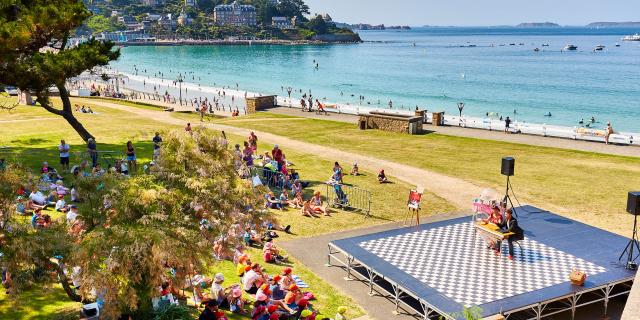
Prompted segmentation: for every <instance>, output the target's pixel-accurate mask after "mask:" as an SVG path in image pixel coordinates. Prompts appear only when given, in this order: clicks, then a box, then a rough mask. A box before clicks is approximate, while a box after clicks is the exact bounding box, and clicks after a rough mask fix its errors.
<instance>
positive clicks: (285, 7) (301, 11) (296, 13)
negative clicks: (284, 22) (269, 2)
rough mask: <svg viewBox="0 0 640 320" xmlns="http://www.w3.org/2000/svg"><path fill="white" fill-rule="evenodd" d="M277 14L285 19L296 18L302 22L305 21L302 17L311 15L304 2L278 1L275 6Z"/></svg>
mask: <svg viewBox="0 0 640 320" xmlns="http://www.w3.org/2000/svg"><path fill="white" fill-rule="evenodd" d="M276 9H278V12H279V13H280V14H281V15H283V16H285V17H290V18H292V17H298V18H299V19H302V20H303V21H304V20H306V19H305V17H304V15H305V14H309V13H311V12H310V11H309V6H308V5H307V4H306V3H304V0H280V1H278V5H277V6H276Z"/></svg>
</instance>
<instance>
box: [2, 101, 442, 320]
mask: <svg viewBox="0 0 640 320" xmlns="http://www.w3.org/2000/svg"><path fill="white" fill-rule="evenodd" d="M85 105H87V106H89V105H90V106H91V108H92V109H93V110H94V111H95V112H96V114H77V117H78V118H79V119H80V121H81V122H82V123H83V124H84V125H85V127H86V128H87V129H88V130H89V131H90V132H91V133H92V134H93V135H95V136H96V140H97V142H98V150H104V151H106V150H111V151H117V152H120V151H122V150H124V146H125V143H126V141H127V140H132V141H133V143H134V145H135V146H136V150H137V156H138V162H139V166H141V165H142V164H144V163H146V162H148V161H150V160H151V155H152V143H151V138H152V136H153V133H154V132H155V131H162V130H165V129H171V128H178V126H171V125H167V124H165V123H159V122H156V121H153V120H149V119H146V118H142V117H140V116H137V115H135V114H132V113H129V112H126V111H120V110H115V109H111V108H106V107H100V106H96V105H91V104H87V103H85ZM132 106H135V107H140V106H139V105H132ZM184 116H190V115H184ZM193 116H196V117H197V115H193ZM43 119H44V120H43ZM197 119H198V120H199V118H197ZM7 120H8V121H13V122H1V123H2V130H3V133H4V134H3V135H1V136H0V146H9V147H11V153H5V154H4V155H1V154H0V157H6V158H7V160H8V161H15V162H18V163H21V164H24V165H26V166H28V167H30V168H32V169H33V170H34V171H35V170H37V169H38V168H39V166H40V165H41V163H42V161H48V162H49V163H50V164H52V165H54V167H55V166H57V162H58V154H57V145H58V143H59V140H60V139H65V140H66V141H67V142H68V143H70V144H71V148H72V152H74V151H76V152H77V151H84V150H85V145H84V143H83V142H82V140H81V139H80V138H79V137H78V136H77V134H76V133H75V131H74V130H73V129H72V128H71V127H70V126H69V125H68V124H67V123H66V121H65V120H63V119H62V118H59V117H56V116H54V115H52V114H49V113H47V112H46V111H44V110H43V109H41V108H38V107H28V106H20V107H18V108H17V109H15V110H14V111H13V112H12V113H8V112H0V121H7ZM14 120H20V121H14ZM23 120H26V121H23ZM194 123H195V121H194ZM228 137H229V139H230V142H231V144H234V143H241V142H242V140H243V138H242V137H239V136H235V135H228ZM259 148H260V150H266V149H267V148H269V150H270V148H271V146H268V145H265V144H260V146H259ZM284 151H285V153H286V155H287V159H289V160H290V161H292V162H293V163H295V168H296V169H297V170H298V171H299V172H300V174H301V177H302V178H303V180H307V181H310V182H311V184H312V186H311V187H310V188H308V190H307V191H306V192H307V193H306V195H307V196H308V195H309V194H310V193H312V190H320V191H323V193H324V190H325V186H324V185H323V184H322V182H323V181H326V180H328V178H329V177H330V175H331V168H332V166H333V163H332V162H330V161H327V160H320V159H318V158H315V157H314V156H312V155H309V154H305V153H301V152H296V151H292V150H286V149H285V150H284ZM0 152H1V151H0ZM80 160H81V159H80V157H79V156H75V157H72V158H71V162H72V165H73V164H74V163H78V162H79V161H80ZM343 166H344V167H345V170H346V171H348V170H349V169H350V166H349V164H346V163H344V164H343ZM363 173H364V175H362V176H358V177H354V176H347V177H345V182H346V183H348V184H352V185H356V186H358V187H361V188H365V189H368V190H371V191H372V193H373V203H372V208H373V210H372V212H371V214H372V217H369V218H365V216H364V215H362V214H359V213H355V212H345V211H342V210H333V212H332V215H333V217H323V218H319V219H314V218H302V217H301V215H300V211H299V210H293V209H289V210H286V211H283V212H281V211H277V212H275V216H276V217H277V218H278V219H279V221H280V222H281V224H290V225H291V226H292V228H291V230H292V234H282V237H281V238H279V240H278V241H284V240H287V239H292V238H299V237H308V236H313V235H318V234H323V233H328V232H335V231H338V230H345V229H351V228H357V227H363V226H367V225H373V224H380V223H385V222H388V221H397V220H400V219H402V217H403V214H404V211H403V210H400V211H398V210H397V208H398V206H400V205H402V204H404V201H405V200H406V193H407V190H408V189H409V188H410V186H408V185H405V184H403V183H393V184H384V185H381V184H379V183H377V181H376V179H375V174H373V173H370V172H363ZM425 201H426V203H427V204H428V205H426V206H425V208H428V209H426V210H425V213H426V214H435V213H438V212H446V211H450V210H452V209H453V207H452V206H450V205H449V204H448V203H446V201H444V200H443V199H441V198H438V197H436V196H434V195H433V194H426V195H425ZM55 218H56V216H54V219H55ZM250 252H251V253H252V254H253V255H255V261H261V259H260V256H259V255H258V253H259V252H257V251H255V250H253V251H250ZM319 254H324V253H319ZM292 265H293V267H294V269H295V270H296V274H298V275H299V276H301V277H302V278H303V279H304V280H305V281H306V282H307V283H308V284H309V285H310V286H311V288H310V291H312V292H313V293H314V294H315V295H316V297H317V298H318V300H317V301H316V302H315V306H316V308H318V309H319V310H320V311H321V312H322V314H323V315H324V316H327V317H332V316H334V315H335V312H336V310H337V308H338V307H339V306H341V305H346V306H349V307H350V308H349V309H350V311H349V317H350V318H354V317H358V316H360V315H363V314H364V312H363V310H362V309H361V308H360V307H358V306H357V304H356V303H355V302H354V301H353V300H351V298H349V297H347V296H345V295H344V294H342V293H341V292H340V291H338V290H336V289H335V288H333V287H331V286H330V285H329V284H327V283H326V282H324V281H323V280H322V279H320V278H319V277H318V276H316V275H315V274H314V273H313V272H311V271H310V270H309V269H308V268H306V267H305V266H304V265H302V264H301V263H299V262H298V261H296V260H295V258H293V259H292ZM280 268H281V267H276V266H271V265H269V266H267V269H268V271H269V272H270V273H275V272H279V271H280ZM216 272H223V273H225V274H226V275H227V279H229V280H228V281H227V282H228V283H233V282H230V281H232V280H234V281H235V279H236V277H235V276H234V275H233V274H234V272H235V268H234V266H233V265H232V264H231V263H230V262H220V263H218V264H216V265H213V266H211V269H210V273H209V275H210V276H213V275H214V274H215V273H216ZM38 295H39V296H41V299H45V300H47V301H50V303H49V304H48V305H47V307H46V308H44V307H43V306H41V305H40V301H41V300H38V299H30V298H29V297H31V296H38ZM23 297H24V298H23ZM70 309H72V310H74V311H76V312H75V313H74V315H76V316H77V305H76V304H73V303H69V302H68V299H67V298H66V295H64V292H63V291H62V290H61V288H60V287H59V286H53V287H52V288H50V289H47V290H45V291H44V292H43V291H42V290H41V289H40V288H38V289H36V288H34V289H32V290H29V291H26V292H22V293H20V294H19V295H18V299H15V300H14V299H9V297H6V296H4V295H0V319H16V318H21V317H22V316H23V315H24V318H25V319H31V318H33V319H42V318H55V317H57V315H63V316H67V315H68V314H69V312H68V311H69V310H70ZM18 314H19V315H20V316H18ZM232 319H233V318H232Z"/></svg>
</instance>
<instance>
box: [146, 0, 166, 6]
mask: <svg viewBox="0 0 640 320" xmlns="http://www.w3.org/2000/svg"><path fill="white" fill-rule="evenodd" d="M165 2H166V0H140V4H142V5H143V6H160V5H163V4H165Z"/></svg>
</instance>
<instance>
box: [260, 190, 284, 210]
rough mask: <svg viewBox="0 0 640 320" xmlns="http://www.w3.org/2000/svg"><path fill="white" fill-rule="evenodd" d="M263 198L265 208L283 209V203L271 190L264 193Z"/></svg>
mask: <svg viewBox="0 0 640 320" xmlns="http://www.w3.org/2000/svg"><path fill="white" fill-rule="evenodd" d="M265 198H266V202H265V207H266V208H269V209H278V210H284V205H283V204H282V202H280V200H278V198H276V196H275V195H274V194H273V192H271V191H269V193H267V194H266V195H265Z"/></svg>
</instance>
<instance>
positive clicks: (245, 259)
mask: <svg viewBox="0 0 640 320" xmlns="http://www.w3.org/2000/svg"><path fill="white" fill-rule="evenodd" d="M247 267H248V268H249V269H251V260H250V259H249V256H248V255H246V254H243V255H241V256H240V257H239V258H238V263H237V264H236V275H238V277H242V276H244V273H245V272H246V271H248V270H247Z"/></svg>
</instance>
